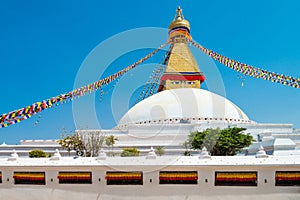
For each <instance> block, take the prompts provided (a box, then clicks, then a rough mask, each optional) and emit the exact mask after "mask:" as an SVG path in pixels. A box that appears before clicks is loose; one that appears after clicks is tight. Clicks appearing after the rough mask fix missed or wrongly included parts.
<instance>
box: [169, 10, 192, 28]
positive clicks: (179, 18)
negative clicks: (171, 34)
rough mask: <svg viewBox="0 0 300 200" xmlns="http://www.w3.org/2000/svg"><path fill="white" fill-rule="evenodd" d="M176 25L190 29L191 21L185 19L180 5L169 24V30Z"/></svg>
mask: <svg viewBox="0 0 300 200" xmlns="http://www.w3.org/2000/svg"><path fill="white" fill-rule="evenodd" d="M176 27H186V28H187V29H188V30H190V23H189V22H188V21H187V20H185V19H184V17H183V14H182V9H181V8H180V6H178V8H177V9H176V14H175V17H174V20H173V21H172V22H171V24H170V25H169V30H171V29H173V28H176Z"/></svg>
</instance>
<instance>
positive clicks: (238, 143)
mask: <svg viewBox="0 0 300 200" xmlns="http://www.w3.org/2000/svg"><path fill="white" fill-rule="evenodd" d="M245 130H246V129H245V128H237V127H234V128H227V129H223V130H220V129H219V128H217V129H211V128H208V129H206V130H205V131H203V132H192V133H191V134H190V135H189V138H188V140H187V145H189V147H191V148H193V149H202V148H203V147H204V146H205V147H206V148H207V149H208V150H209V151H210V153H211V155H213V156H233V155H236V154H237V153H238V152H239V151H241V150H242V149H243V148H244V147H247V146H249V145H250V144H251V142H252V141H253V137H252V136H251V135H250V134H244V133H243V131H245Z"/></svg>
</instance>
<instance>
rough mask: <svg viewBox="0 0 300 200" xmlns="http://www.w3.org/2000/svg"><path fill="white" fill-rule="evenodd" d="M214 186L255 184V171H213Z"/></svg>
mask: <svg viewBox="0 0 300 200" xmlns="http://www.w3.org/2000/svg"><path fill="white" fill-rule="evenodd" d="M215 186H257V172H215Z"/></svg>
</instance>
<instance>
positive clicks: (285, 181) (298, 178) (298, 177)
mask: <svg viewBox="0 0 300 200" xmlns="http://www.w3.org/2000/svg"><path fill="white" fill-rule="evenodd" d="M275 185H276V186H300V171H276V173H275Z"/></svg>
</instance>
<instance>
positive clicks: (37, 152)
mask: <svg viewBox="0 0 300 200" xmlns="http://www.w3.org/2000/svg"><path fill="white" fill-rule="evenodd" d="M45 157H46V153H45V152H44V151H42V150H39V149H34V150H31V151H30V152H29V158H45Z"/></svg>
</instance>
